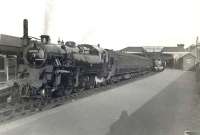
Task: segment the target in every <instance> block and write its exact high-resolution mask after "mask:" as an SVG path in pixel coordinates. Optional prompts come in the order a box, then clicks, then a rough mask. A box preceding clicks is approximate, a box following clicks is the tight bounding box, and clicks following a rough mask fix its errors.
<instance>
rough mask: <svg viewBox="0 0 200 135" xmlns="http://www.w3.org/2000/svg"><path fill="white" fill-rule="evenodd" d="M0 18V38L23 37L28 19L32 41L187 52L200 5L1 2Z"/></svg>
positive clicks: (136, 0)
mask: <svg viewBox="0 0 200 135" xmlns="http://www.w3.org/2000/svg"><path fill="white" fill-rule="evenodd" d="M45 12H46V14H45ZM0 17H1V21H0V33H2V34H9V35H14V36H22V21H23V18H27V19H28V20H29V35H30V36H35V37H38V36H40V35H41V34H44V33H48V34H49V35H50V36H51V38H52V41H53V42H56V41H57V39H58V37H60V38H61V39H63V40H64V41H68V40H70V41H75V42H77V43H89V44H95V45H96V44H98V43H100V44H101V46H102V47H104V48H113V49H121V48H124V47H126V46H154V45H156V46H175V45H176V44H177V43H184V44H185V45H186V46H188V45H191V44H193V43H195V39H196V36H198V35H199V36H200V0H0ZM45 19H46V21H45ZM45 24H46V25H45ZM44 26H46V27H44Z"/></svg>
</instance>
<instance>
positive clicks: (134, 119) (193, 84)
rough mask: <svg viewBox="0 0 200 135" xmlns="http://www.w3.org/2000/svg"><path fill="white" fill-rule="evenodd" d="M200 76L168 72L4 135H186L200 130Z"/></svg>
mask: <svg viewBox="0 0 200 135" xmlns="http://www.w3.org/2000/svg"><path fill="white" fill-rule="evenodd" d="M199 93H200V84H199V82H197V81H196V78H195V73H194V72H190V71H180V70H171V69H166V70H165V71H163V72H160V73H157V74H154V75H152V76H148V77H146V78H143V79H139V80H136V81H133V82H130V83H127V84H125V85H121V86H119V87H114V88H112V89H110V90H107V91H104V92H101V93H97V94H94V95H92V96H89V97H85V98H81V99H78V100H72V102H70V103H68V104H64V105H61V106H59V107H56V108H53V109H51V110H47V111H43V112H41V113H37V114H34V115H32V116H29V117H25V118H22V119H19V120H16V121H12V122H9V123H5V124H2V125H0V134H1V135H124V134H127V135H131V134H139V135H147V134H148V135H161V134H162V135H172V134H173V135H175V134H176V135H183V134H184V132H185V131H186V130H187V131H189V130H191V131H200V113H199V112H200V94H199Z"/></svg>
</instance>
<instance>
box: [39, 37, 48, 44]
mask: <svg viewBox="0 0 200 135" xmlns="http://www.w3.org/2000/svg"><path fill="white" fill-rule="evenodd" d="M40 38H41V42H42V43H43V44H48V43H49V42H50V37H49V35H41V36H40Z"/></svg>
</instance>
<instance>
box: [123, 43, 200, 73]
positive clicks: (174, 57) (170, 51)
mask: <svg viewBox="0 0 200 135" xmlns="http://www.w3.org/2000/svg"><path fill="white" fill-rule="evenodd" d="M120 51H121V53H129V54H136V55H141V56H148V57H149V58H151V59H161V60H163V61H165V62H166V66H167V67H168V68H175V69H181V70H193V69H194V67H195V65H196V63H197V59H196V56H195V55H194V54H193V53H192V51H189V50H186V49H184V44H178V45H177V46H173V47H163V46H146V47H126V48H124V49H122V50H120ZM199 54H200V53H199Z"/></svg>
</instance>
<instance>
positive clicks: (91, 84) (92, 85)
mask: <svg viewBox="0 0 200 135" xmlns="http://www.w3.org/2000/svg"><path fill="white" fill-rule="evenodd" d="M89 87H90V89H93V88H94V87H95V77H94V76H90V79H89Z"/></svg>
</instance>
